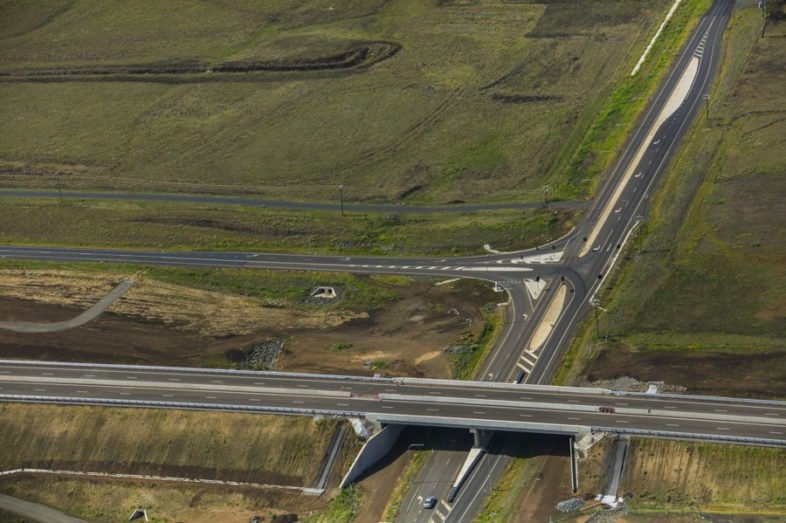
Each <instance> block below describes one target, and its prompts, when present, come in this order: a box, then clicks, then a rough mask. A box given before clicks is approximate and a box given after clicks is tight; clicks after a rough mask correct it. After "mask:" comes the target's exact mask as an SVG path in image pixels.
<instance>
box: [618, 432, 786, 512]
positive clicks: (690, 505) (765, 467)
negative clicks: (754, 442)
mask: <svg viewBox="0 0 786 523" xmlns="http://www.w3.org/2000/svg"><path fill="white" fill-rule="evenodd" d="M628 456H629V457H628V461H627V464H626V467H625V472H624V474H623V479H622V483H621V488H623V489H625V491H626V493H625V495H626V497H628V499H629V504H630V510H631V511H632V512H633V513H634V514H635V513H637V512H641V513H645V514H646V513H655V514H669V513H672V512H673V513H675V514H679V513H687V514H698V513H701V512H708V513H715V514H752V515H757V514H760V515H762V516H780V517H783V516H784V515H786V496H784V491H783V474H782V473H781V472H778V471H780V470H782V469H783V467H784V466H786V453H784V452H783V450H781V449H763V448H751V447H737V446H729V445H716V444H702V443H686V442H679V441H661V440H638V439H634V440H633V441H632V442H631V447H630V449H629V453H628ZM634 521H635V520H634Z"/></svg>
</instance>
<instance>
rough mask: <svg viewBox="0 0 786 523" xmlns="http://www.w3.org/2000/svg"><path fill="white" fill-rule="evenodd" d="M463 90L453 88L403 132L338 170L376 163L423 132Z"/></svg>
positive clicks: (453, 103)
mask: <svg viewBox="0 0 786 523" xmlns="http://www.w3.org/2000/svg"><path fill="white" fill-rule="evenodd" d="M463 92H464V90H463V89H455V90H453V91H452V92H451V93H450V94H449V95H448V96H447V97H446V98H445V99H444V100H442V102H440V104H439V105H438V106H437V107H436V108H435V109H434V110H433V111H431V112H430V113H429V114H427V115H426V116H424V117H423V118H421V119H420V120H419V121H417V122H416V123H415V124H413V125H412V126H410V127H409V128H408V129H407V130H405V131H404V132H403V133H401V134H399V135H398V136H396V137H395V138H394V139H393V140H392V141H391V142H389V143H388V144H387V145H383V146H382V147H379V148H377V149H372V150H369V151H367V152H365V153H363V154H362V155H360V156H359V157H357V158H356V159H354V160H353V161H352V162H351V163H348V164H346V165H345V166H344V167H342V168H340V169H339V170H340V171H342V172H346V171H347V170H349V169H350V168H355V169H356V168H358V167H363V166H367V165H369V164H371V163H377V162H379V161H381V160H382V159H384V157H385V156H386V155H389V154H391V153H393V152H395V151H396V150H397V149H399V148H400V147H401V146H403V145H404V144H406V143H407V142H410V141H412V140H414V139H415V138H417V137H419V136H422V135H423V134H425V133H426V132H427V131H428V130H429V129H430V128H431V127H433V124H435V123H436V122H437V120H438V119H439V118H440V116H442V115H443V114H444V113H445V111H447V110H448V109H449V108H450V107H452V106H453V105H455V104H456V103H457V102H458V99H459V98H460V95H461V94H462V93H463Z"/></svg>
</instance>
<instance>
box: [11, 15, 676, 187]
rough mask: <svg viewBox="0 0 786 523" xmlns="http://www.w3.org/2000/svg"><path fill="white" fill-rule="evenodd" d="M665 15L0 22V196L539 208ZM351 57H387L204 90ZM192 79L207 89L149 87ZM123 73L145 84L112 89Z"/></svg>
mask: <svg viewBox="0 0 786 523" xmlns="http://www.w3.org/2000/svg"><path fill="white" fill-rule="evenodd" d="M667 5H668V1H667V0H657V1H655V2H654V3H653V2H618V1H616V0H596V1H593V2H590V3H587V4H586V5H583V6H582V12H581V14H580V15H577V13H576V12H575V9H574V7H573V6H572V5H570V4H565V3H562V2H556V3H554V2H549V3H537V2H534V3H529V2H527V3H491V2H476V3H470V4H465V3H446V2H432V3H424V2H420V1H417V0H397V1H394V2H382V1H379V0H374V1H370V2H357V1H354V0H338V1H336V0H331V1H327V0H317V1H316V2H309V3H308V4H307V5H303V4H302V3H301V2H297V1H295V0H275V1H273V2H262V3H258V4H253V3H243V4H238V5H235V4H232V5H229V4H226V5H224V4H216V3H202V2H198V3H194V2H187V1H185V0H178V1H174V2H167V3H160V2H146V3H145V4H144V6H140V5H138V4H134V5H126V4H124V3H109V4H107V3H106V2H100V1H97V0H76V1H73V2H52V3H47V4H29V3H25V4H16V3H9V2H6V3H3V4H2V6H0V8H2V10H3V16H2V17H0V18H2V19H3V20H4V23H3V25H2V26H0V36H2V37H3V38H4V39H3V41H4V45H3V48H2V50H0V72H4V73H13V74H15V75H17V76H15V77H4V78H3V81H2V82H0V118H2V119H3V120H4V121H7V122H13V124H12V125H10V126H9V128H8V130H7V132H6V133H4V135H3V139H2V142H0V164H2V170H3V171H4V175H3V177H2V182H3V184H4V185H13V186H44V187H50V188H51V187H55V186H56V185H57V183H58V182H57V181H56V180H57V179H58V178H59V183H60V184H61V185H62V186H63V187H64V188H65V189H76V188H84V187H92V188H109V189H126V190H128V189H135V188H144V189H145V190H157V191H178V190H185V191H192V192H224V193H226V192H247V193H254V194H265V195H267V196H270V197H276V198H295V199H319V200H322V199H325V198H326V196H325V195H326V193H330V194H331V196H330V197H329V199H331V200H333V199H334V196H333V195H334V193H335V186H336V185H337V184H339V183H340V184H344V187H345V188H344V192H345V197H346V198H348V199H357V200H368V199H378V200H385V201H396V200H406V201H430V202H448V201H453V200H512V199H517V200H521V199H525V200H526V199H529V200H540V199H542V197H543V185H544V184H545V183H551V184H552V185H555V186H556V185H558V184H557V183H555V181H556V179H558V178H560V177H561V176H562V175H563V173H562V170H561V169H551V171H550V174H548V175H546V173H547V172H549V169H550V167H552V166H553V165H554V164H555V162H557V161H558V159H559V157H561V156H562V155H563V154H567V153H566V149H565V140H564V139H563V137H565V136H575V137H581V136H583V135H584V134H585V132H586V130H587V129H588V128H589V126H590V125H591V122H592V120H593V119H594V116H595V114H596V112H597V110H598V103H597V102H598V100H599V99H601V98H602V97H603V96H605V95H606V93H608V92H609V90H610V89H611V86H613V85H615V84H616V83H617V82H618V81H619V80H620V79H621V78H622V77H624V76H625V75H626V74H628V71H629V67H628V63H629V62H631V64H632V61H635V59H636V58H637V57H638V55H637V53H638V51H639V49H640V48H643V46H644V45H646V39H647V37H648V35H649V34H651V32H652V31H654V27H655V26H656V24H657V17H656V16H655V15H656V14H660V13H661V12H663V11H664V10H665V8H666V6H667ZM490 28H491V29H492V30H490ZM368 42H372V43H373V42H387V43H389V44H391V45H396V46H401V49H400V51H399V52H398V53H397V54H395V55H394V56H392V57H389V58H387V59H385V60H382V61H379V62H377V63H375V64H374V65H371V66H370V67H356V68H351V69H348V70H347V69H340V68H339V69H324V68H322V69H320V68H315V69H309V70H303V71H295V70H279V71H261V72H254V73H249V74H244V73H237V74H235V73H232V74H228V73H225V72H222V71H221V70H220V67H221V65H222V64H227V63H237V62H244V63H245V62H248V63H252V62H255V61H256V62H258V61H262V62H265V61H266V62H271V61H272V62H278V63H280V64H284V65H286V64H289V65H293V64H295V65H297V64H303V63H310V62H313V61H314V60H318V59H319V58H320V57H325V56H326V55H331V54H335V53H341V52H348V51H351V50H353V49H357V48H358V47H359V46H363V45H366V43H368ZM375 45H376V44H375ZM370 49H371V52H372V54H373V53H375V52H377V51H375V49H376V48H375V47H373V45H372V46H371V47H370ZM634 55H636V56H634ZM369 60H370V61H372V62H373V60H375V58H373V57H369ZM193 64H207V65H208V66H210V67H212V68H214V69H215V70H214V71H213V72H211V73H189V74H185V75H180V76H178V74H177V73H176V72H175V73H172V72H166V71H168V70H170V69H172V70H177V69H178V68H184V67H185V68H188V67H190V66H191V65H193ZM137 66H144V67H148V68H150V72H149V73H148V74H146V75H137V76H136V77H131V75H129V74H126V73H122V72H121V73H112V70H113V69H112V68H115V69H116V70H120V71H124V70H126V69H128V68H133V67H137ZM101 68H104V69H107V68H109V72H108V73H107V74H101V75H95V74H94V75H90V74H87V73H89V71H90V70H100V69H101ZM42 70H43V71H44V72H46V71H49V73H50V74H49V75H48V76H46V75H44V77H43V79H42V77H41V76H40V74H41V71H42ZM165 70H166V71H165ZM69 71H70V72H71V73H70V74H66V73H68V72H69ZM74 71H76V72H74ZM80 71H81V73H80ZM157 71H158V72H157ZM162 71H164V72H162ZM85 72H87V73H85ZM82 73H85V74H82ZM36 74H38V75H39V76H35V75H36ZM488 122H494V125H493V126H491V127H490V126H489V124H488ZM569 143H570V144H577V143H578V141H576V139H572V140H570V141H569ZM58 173H59V174H58ZM192 184H196V185H192Z"/></svg>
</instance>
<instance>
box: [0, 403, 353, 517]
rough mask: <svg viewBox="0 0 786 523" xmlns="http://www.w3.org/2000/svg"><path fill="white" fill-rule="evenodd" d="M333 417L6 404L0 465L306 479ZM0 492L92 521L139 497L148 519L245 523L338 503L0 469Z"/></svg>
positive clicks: (0, 412) (334, 478) (342, 458)
mask: <svg viewBox="0 0 786 523" xmlns="http://www.w3.org/2000/svg"><path fill="white" fill-rule="evenodd" d="M338 423H339V422H338V421H334V420H319V421H316V420H312V419H308V418H298V417H289V416H267V415H253V414H227V413H208V412H191V411H165V410H152V409H111V408H99V407H60V406H50V405H23V404H4V405H0V441H3V444H4V447H5V451H4V452H3V453H2V455H0V469H2V470H10V469H17V468H21V467H24V468H53V469H59V470H71V471H84V472H105V473H123V474H142V475H156V476H173V477H186V478H203V479H218V480H224V481H239V482H249V483H264V484H272V485H291V486H297V487H308V486H310V485H311V482H312V481H313V480H314V479H315V477H316V475H317V473H318V471H319V468H320V466H321V463H322V459H323V456H325V455H326V452H327V451H328V445H329V442H330V438H331V435H332V434H333V432H334V431H335V430H336V428H337V426H338V425H337V424H338ZM151 434H155V435H156V437H152V438H151ZM359 446H360V443H359V442H358V441H357V440H356V439H355V438H354V437H353V436H349V437H348V438H347V440H346V442H345V444H344V448H343V449H342V451H341V452H340V453H339V458H338V459H337V461H336V463H335V466H334V470H333V471H332V473H331V478H330V485H335V484H337V482H338V480H339V479H340V477H341V475H342V474H343V473H344V472H345V471H346V469H347V468H348V466H349V465H350V463H351V460H352V459H354V456H355V453H356V452H357V450H358V449H359ZM0 491H2V492H3V493H6V494H10V495H14V496H17V497H21V498H23V499H27V500H30V501H36V502H40V503H44V504H48V505H50V506H53V507H56V508H58V509H60V510H64V511H66V512H67V513H69V514H72V515H76V516H79V517H83V518H87V519H88V520H89V521H120V520H124V518H127V517H128V514H129V513H130V512H131V510H132V509H133V508H135V507H138V506H141V507H145V508H147V510H148V511H150V515H151V516H152V517H153V519H152V521H185V520H187V521H212V520H215V519H214V518H218V519H221V520H222V521H238V522H240V521H243V522H247V521H248V520H249V519H250V517H251V516H253V515H255V514H258V515H262V516H264V517H265V518H268V519H266V520H265V521H275V520H273V519H270V518H272V517H273V516H276V515H281V514H287V513H290V514H292V513H294V514H297V515H298V516H300V518H301V519H302V518H303V517H304V516H308V515H310V514H319V513H322V512H323V511H324V510H325V509H326V508H329V509H330V510H335V505H337V503H333V505H334V506H333V507H328V506H327V505H328V499H327V498H329V496H325V497H323V498H318V497H314V496H304V495H302V494H300V493H299V492H294V491H287V490H276V489H263V490H260V489H258V488H250V487H242V486H241V487H226V486H225V487H222V486H207V485H201V486H195V485H192V484H187V483H182V484H181V483H177V482H174V483H173V482H168V483H160V482H155V481H152V480H119V479H118V480H91V479H84V478H77V477H55V476H29V475H28V476H15V477H8V478H3V479H2V481H0ZM334 513H335V512H328V514H334ZM330 517H331V516H328V518H330ZM211 518H213V519H211ZM328 520H330V519H317V520H315V521H328ZM282 521H284V520H282Z"/></svg>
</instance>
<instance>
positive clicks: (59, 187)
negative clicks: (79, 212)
mask: <svg viewBox="0 0 786 523" xmlns="http://www.w3.org/2000/svg"><path fill="white" fill-rule="evenodd" d="M55 176H56V177H57V193H58V194H59V195H60V203H61V204H62V203H63V187H62V186H61V185H60V171H55Z"/></svg>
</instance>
